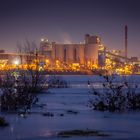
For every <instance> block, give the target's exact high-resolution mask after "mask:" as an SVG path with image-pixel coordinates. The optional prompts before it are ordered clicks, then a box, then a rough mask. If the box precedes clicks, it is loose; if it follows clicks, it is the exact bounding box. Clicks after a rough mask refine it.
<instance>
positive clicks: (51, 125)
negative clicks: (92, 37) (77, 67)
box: [0, 76, 140, 140]
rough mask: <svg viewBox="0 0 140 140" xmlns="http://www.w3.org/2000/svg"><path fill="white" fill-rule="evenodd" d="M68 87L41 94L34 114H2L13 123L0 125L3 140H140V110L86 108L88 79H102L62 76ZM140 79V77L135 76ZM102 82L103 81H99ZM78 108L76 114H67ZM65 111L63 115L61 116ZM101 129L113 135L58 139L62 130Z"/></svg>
mask: <svg viewBox="0 0 140 140" xmlns="http://www.w3.org/2000/svg"><path fill="white" fill-rule="evenodd" d="M63 78H65V79H66V80H67V81H68V82H69V83H70V84H73V85H74V84H77V85H78V84H79V85H81V84H83V85H86V86H71V87H69V88H57V89H50V90H49V92H50V93H49V94H42V95H39V101H40V103H41V104H46V106H44V107H43V108H41V107H38V108H37V107H33V108H32V113H31V114H30V115H27V117H25V118H23V117H21V116H18V115H16V114H6V113H3V114H1V115H2V116H5V118H6V120H7V121H9V122H10V126H9V127H6V128H0V140H59V139H61V140H65V139H68V140H98V139H99V140H122V139H123V140H132V139H133V140H138V139H140V134H139V131H140V112H123V113H110V112H99V111H93V110H91V109H90V108H88V107H87V101H88V100H89V98H90V96H89V93H88V92H89V90H90V87H89V86H88V84H87V81H88V80H90V81H93V80H95V81H94V82H96V81H97V83H98V82H99V80H101V79H100V78H99V77H97V76H63ZM135 78H136V81H137V82H139V80H140V77H139V76H137V77H135ZM100 82H101V81H100ZM68 110H73V111H77V112H78V113H77V114H72V113H68V112H67V111H68ZM43 112H51V113H54V117H47V116H43V115H42V113H43ZM60 114H64V116H60ZM87 128H88V129H92V130H99V131H103V132H106V133H109V134H111V136H109V137H70V138H58V137H56V134H57V133H58V132H60V131H62V130H75V129H80V130H82V129H83V130H85V129H87Z"/></svg>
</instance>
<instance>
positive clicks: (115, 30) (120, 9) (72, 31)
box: [0, 0, 140, 57]
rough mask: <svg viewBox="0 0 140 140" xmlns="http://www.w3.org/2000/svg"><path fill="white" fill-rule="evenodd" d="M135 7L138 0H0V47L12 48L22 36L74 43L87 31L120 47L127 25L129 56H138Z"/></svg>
mask: <svg viewBox="0 0 140 140" xmlns="http://www.w3.org/2000/svg"><path fill="white" fill-rule="evenodd" d="M139 7H140V0H0V49H5V50H7V51H15V50H16V44H17V42H21V43H23V42H24V41H25V39H26V38H27V39H28V40H30V41H35V42H36V43H37V44H39V41H40V39H41V38H45V37H47V38H48V39H49V40H50V41H56V42H64V43H67V42H75V43H78V42H83V41H84V35H85V34H87V33H89V34H92V35H98V36H99V37H101V40H102V43H103V44H104V45H105V46H107V47H108V48H110V49H121V50H123V49H124V26H125V25H127V26H128V53H129V56H138V57H140V8H139Z"/></svg>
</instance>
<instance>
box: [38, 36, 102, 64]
mask: <svg viewBox="0 0 140 140" xmlns="http://www.w3.org/2000/svg"><path fill="white" fill-rule="evenodd" d="M100 44H101V39H100V38H99V37H98V36H92V35H89V34H86V35H85V41H84V43H79V44H62V43H56V42H50V41H48V39H41V42H40V52H41V54H42V55H45V56H46V58H48V59H49V60H50V61H51V62H52V64H53V63H55V61H56V60H58V61H59V62H61V63H64V64H72V63H79V64H81V65H82V64H83V65H98V49H99V46H100Z"/></svg>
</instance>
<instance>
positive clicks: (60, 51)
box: [0, 26, 140, 74]
mask: <svg viewBox="0 0 140 140" xmlns="http://www.w3.org/2000/svg"><path fill="white" fill-rule="evenodd" d="M127 41H128V39H127V26H125V41H124V50H123V51H120V50H109V49H108V48H107V47H105V46H104V45H103V44H102V42H101V38H100V37H98V36H94V35H90V34H86V35H85V37H84V41H83V43H77V44H76V43H71V44H63V43H57V42H54V41H49V40H48V39H47V38H42V39H41V41H40V46H39V47H38V48H35V49H34V51H31V50H30V49H28V51H27V50H26V51H25V52H17V53H5V51H4V50H0V70H6V69H7V70H8V69H17V68H18V69H28V68H32V69H36V67H37V65H38V66H39V70H43V71H53V72H58V71H59V72H71V71H73V72H78V71H80V72H86V71H88V72H89V71H91V72H97V71H99V72H100V71H108V72H109V73H114V72H115V73H118V74H132V73H135V74H138V73H140V61H139V60H138V58H137V57H131V58H128V55H127V49H128V48H127Z"/></svg>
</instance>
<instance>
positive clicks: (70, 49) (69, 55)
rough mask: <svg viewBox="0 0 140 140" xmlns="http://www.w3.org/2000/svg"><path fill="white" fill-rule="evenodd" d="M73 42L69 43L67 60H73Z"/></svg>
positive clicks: (69, 61)
mask: <svg viewBox="0 0 140 140" xmlns="http://www.w3.org/2000/svg"><path fill="white" fill-rule="evenodd" d="M73 47H74V46H73V44H67V62H68V63H72V62H73Z"/></svg>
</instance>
